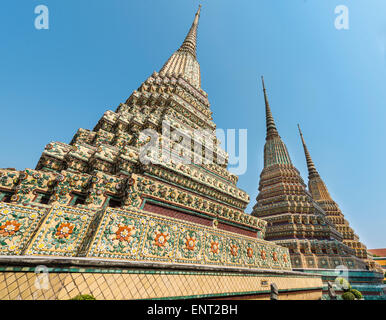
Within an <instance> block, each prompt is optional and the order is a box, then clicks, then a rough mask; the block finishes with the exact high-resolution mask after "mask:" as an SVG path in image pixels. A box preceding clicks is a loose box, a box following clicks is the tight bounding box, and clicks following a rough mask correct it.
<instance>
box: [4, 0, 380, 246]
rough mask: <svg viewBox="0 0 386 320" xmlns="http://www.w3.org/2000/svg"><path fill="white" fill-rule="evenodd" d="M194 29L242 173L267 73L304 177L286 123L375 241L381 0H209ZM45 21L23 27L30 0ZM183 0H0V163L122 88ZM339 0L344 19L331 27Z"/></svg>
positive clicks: (259, 118) (176, 25) (168, 34)
mask: <svg viewBox="0 0 386 320" xmlns="http://www.w3.org/2000/svg"><path fill="white" fill-rule="evenodd" d="M201 2H202V5H203V8H202V14H201V21H200V26H199V35H198V60H199V62H200V65H201V72H202V87H203V89H204V90H206V91H207V92H208V94H209V99H210V102H211V105H212V111H213V113H214V121H215V122H216V124H217V126H218V128H223V129H227V128H236V129H239V128H246V129H248V170H247V173H246V174H244V175H242V176H240V179H239V184H238V185H239V187H240V188H242V189H244V190H245V191H247V192H248V193H249V194H250V196H251V199H252V201H251V203H250V205H249V207H248V209H247V212H250V211H251V208H252V206H253V205H254V204H255V200H254V199H255V198H256V196H257V193H258V181H259V175H260V172H261V170H262V167H263V146H264V142H265V118H264V100H263V95H262V91H261V85H260V82H259V77H260V75H264V77H265V82H266V86H267V90H268V94H269V99H270V104H271V107H272V112H273V115H274V117H275V120H276V124H277V127H278V130H279V133H280V135H281V137H282V138H283V140H284V142H285V143H286V144H287V147H288V150H289V152H290V155H291V159H292V161H293V163H294V165H295V166H296V167H297V168H298V169H299V170H300V172H301V174H302V176H303V178H304V179H306V181H307V172H306V163H305V159H304V155H303V149H302V145H301V143H300V139H299V136H298V132H297V127H296V124H297V123H300V124H301V126H302V129H303V133H304V136H305V139H306V141H307V144H308V147H309V150H310V152H311V156H312V158H313V160H314V162H315V164H316V166H317V168H318V170H319V172H320V174H321V176H322V177H323V179H324V180H325V182H326V184H327V186H328V188H329V190H330V193H331V195H332V196H333V198H334V199H335V200H336V201H337V202H338V204H339V205H340V207H341V209H342V210H343V212H344V214H345V216H346V218H347V219H348V220H349V222H350V224H351V226H352V227H353V228H354V229H355V231H356V232H357V234H358V235H359V236H360V237H361V240H362V241H363V242H364V243H365V244H366V245H367V246H368V247H369V248H375V247H386V239H385V238H386V237H385V236H384V232H385V230H386V217H385V216H386V215H385V214H386V212H385V208H386V194H385V187H384V184H385V181H386V167H385V165H384V162H385V160H384V159H385V158H386V150H385V148H384V145H385V142H384V140H385V137H386V134H385V133H386V132H385V131H386V129H385V120H386V108H385V101H386V90H385V89H386V77H385V76H386V72H385V71H386V68H385V62H386V55H385V52H386V49H385V48H386V21H385V19H384V13H385V12H386V2H385V1H384V0H372V1H359V0H355V1H352V0H350V1H348V0H339V1H333V0H323V1H320V0H318V1H317V0H291V1H288V0H276V1H272V0H259V1H257V0H254V1H251V0H238V1H237V2H236V1H234V0H232V1H231V0H210V1H201ZM40 4H44V5H46V6H47V7H48V8H49V10H50V29H49V30H36V29H35V28H34V19H35V17H36V15H35V14H34V8H35V6H37V5H40ZM198 4H199V2H198V1H195V0H194V1H193V0H163V1H160V0H141V1H139V0H138V1H134V0H130V1H127V0H100V1H90V0H89V1H86V0H83V1H75V0H67V1H57V0H39V1H34V0H18V1H13V0H12V1H11V0H3V1H2V10H1V11H0V26H1V31H0V36H1V50H0V108H1V126H0V137H1V138H0V150H2V151H1V155H0V167H15V168H17V169H19V170H23V169H24V168H26V167H27V168H34V167H35V165H36V163H37V161H38V159H39V157H40V154H41V152H42V150H43V149H44V146H45V145H46V144H47V143H48V142H50V141H62V142H67V143H68V142H70V140H71V138H72V136H73V135H74V133H75V132H76V130H77V129H78V128H80V127H82V128H87V129H92V128H93V127H94V125H95V124H96V123H97V121H98V120H99V118H100V117H101V116H102V114H103V113H104V112H105V111H106V110H108V109H112V110H115V108H116V107H117V106H118V104H119V103H120V102H123V101H125V100H126V98H127V97H128V96H130V94H131V92H132V91H133V90H135V89H137V88H138V87H139V86H140V84H141V82H142V81H144V80H145V79H146V78H147V77H148V76H149V75H150V74H151V73H152V72H153V71H154V70H157V71H158V70H159V69H160V68H161V67H162V65H163V63H164V62H165V61H166V60H167V59H168V57H169V56H170V55H171V54H172V53H173V51H174V50H176V49H177V48H178V46H179V45H180V44H181V42H182V41H183V39H184V37H185V35H186V33H187V31H188V29H189V27H190V24H191V22H192V19H193V16H194V13H195V11H196V9H197V6H198ZM342 4H343V5H347V6H348V8H349V14H350V29H349V30H337V29H335V27H334V20H335V17H336V15H335V13H334V9H335V7H336V6H337V5H342Z"/></svg>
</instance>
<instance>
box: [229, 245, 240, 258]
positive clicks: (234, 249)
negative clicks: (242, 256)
mask: <svg viewBox="0 0 386 320" xmlns="http://www.w3.org/2000/svg"><path fill="white" fill-rule="evenodd" d="M231 254H232V256H234V257H237V255H238V254H239V248H238V247H237V246H236V245H235V244H234V245H233V246H231Z"/></svg>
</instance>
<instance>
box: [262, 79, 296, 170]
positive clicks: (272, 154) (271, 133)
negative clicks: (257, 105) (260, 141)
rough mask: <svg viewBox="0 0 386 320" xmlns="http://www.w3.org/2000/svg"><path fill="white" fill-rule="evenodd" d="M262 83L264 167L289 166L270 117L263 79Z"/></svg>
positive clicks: (285, 149)
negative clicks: (264, 126)
mask: <svg viewBox="0 0 386 320" xmlns="http://www.w3.org/2000/svg"><path fill="white" fill-rule="evenodd" d="M261 80H262V83H263V91H264V100H265V118H266V125H267V136H266V143H265V145H264V167H265V168H266V167H269V166H271V165H275V164H291V158H290V156H289V153H288V150H287V147H286V145H285V144H284V142H283V141H282V140H281V138H280V136H279V133H278V131H277V129H276V125H275V121H274V119H273V116H272V112H271V108H270V106H269V102H268V96H267V90H266V89H265V84H264V78H263V77H261Z"/></svg>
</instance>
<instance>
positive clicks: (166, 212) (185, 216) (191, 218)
mask: <svg viewBox="0 0 386 320" xmlns="http://www.w3.org/2000/svg"><path fill="white" fill-rule="evenodd" d="M143 209H144V210H145V211H149V212H153V213H157V214H160V215H163V216H167V217H171V218H175V219H179V220H184V221H188V222H193V223H197V224H201V225H204V226H209V227H210V226H212V221H213V220H212V219H210V218H204V217H199V216H195V215H193V214H189V213H185V212H182V211H178V210H175V209H170V208H166V207H162V206H160V205H156V204H153V203H148V202H147V203H145V206H144V208H143ZM218 228H219V229H221V230H225V231H229V232H233V233H238V234H240V235H244V236H248V237H252V238H256V237H257V232H255V231H251V230H245V229H242V228H239V227H236V226H232V225H229V224H226V223H223V222H220V223H219V224H218Z"/></svg>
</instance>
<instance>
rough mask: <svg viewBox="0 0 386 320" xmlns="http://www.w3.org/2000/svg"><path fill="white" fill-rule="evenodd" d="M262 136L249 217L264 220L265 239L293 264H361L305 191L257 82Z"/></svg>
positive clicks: (326, 266) (327, 266) (357, 266)
mask: <svg viewBox="0 0 386 320" xmlns="http://www.w3.org/2000/svg"><path fill="white" fill-rule="evenodd" d="M263 90H264V99H265V110H266V126H267V135H266V143H265V146H264V169H263V171H262V173H261V175H260V184H259V194H258V196H257V198H256V200H257V203H256V205H255V206H254V207H253V212H252V215H253V216H256V217H259V218H262V219H264V220H266V221H267V222H268V224H267V228H266V235H265V239H266V240H269V241H274V242H275V243H276V244H279V245H282V246H284V247H287V248H289V250H290V255H291V262H292V266H293V268H299V269H307V268H323V269H334V268H335V267H337V266H338V265H345V266H347V267H348V268H350V269H360V268H365V264H364V262H363V261H362V260H361V259H359V258H357V257H356V256H355V251H354V250H353V249H352V248H350V247H349V246H348V245H346V244H344V243H343V242H342V241H343V235H342V234H341V233H340V232H339V231H338V230H337V229H336V228H335V226H334V224H333V223H332V222H331V221H329V220H328V219H327V217H326V214H325V212H324V210H323V209H322V208H321V207H320V206H319V205H318V204H317V203H316V202H315V201H314V199H313V198H312V196H311V194H310V193H309V192H308V191H307V189H306V185H305V183H304V181H303V179H302V178H301V176H300V173H299V171H298V170H297V169H296V168H295V167H294V165H293V164H292V162H291V159H290V156H289V153H288V150H287V147H286V145H285V144H284V142H283V141H282V139H281V138H280V136H279V133H278V131H277V128H276V125H275V122H274V119H273V116H272V113H271V109H270V106H269V102H268V97H267V92H266V89H265V85H264V80H263Z"/></svg>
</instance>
